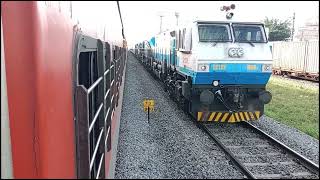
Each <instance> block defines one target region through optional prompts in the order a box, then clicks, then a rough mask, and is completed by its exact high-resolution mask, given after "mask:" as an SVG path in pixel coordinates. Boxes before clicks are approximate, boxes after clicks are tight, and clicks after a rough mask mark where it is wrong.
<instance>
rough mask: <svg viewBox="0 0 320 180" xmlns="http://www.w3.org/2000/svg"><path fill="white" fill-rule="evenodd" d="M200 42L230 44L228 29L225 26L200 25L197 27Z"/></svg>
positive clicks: (227, 26)
mask: <svg viewBox="0 0 320 180" xmlns="http://www.w3.org/2000/svg"><path fill="white" fill-rule="evenodd" d="M198 31H199V41H200V42H215V41H219V42H231V41H232V39H231V33H230V27H229V25H226V24H204V25H202V24H200V25H199V26H198Z"/></svg>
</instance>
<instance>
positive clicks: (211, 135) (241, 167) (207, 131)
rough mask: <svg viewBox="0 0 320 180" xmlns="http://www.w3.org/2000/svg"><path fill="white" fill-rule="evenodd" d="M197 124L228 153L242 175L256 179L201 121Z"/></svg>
mask: <svg viewBox="0 0 320 180" xmlns="http://www.w3.org/2000/svg"><path fill="white" fill-rule="evenodd" d="M198 125H199V126H200V127H201V128H202V129H203V130H204V131H205V132H206V133H207V134H208V135H209V136H210V137H211V139H212V140H214V141H215V143H216V144H217V145H218V146H219V147H220V148H221V149H222V150H223V151H224V152H225V153H226V155H228V157H229V159H230V160H231V161H232V162H233V163H234V164H235V165H236V167H237V168H238V169H240V170H241V171H242V172H243V174H244V175H246V176H247V177H248V178H249V179H257V178H256V177H255V176H254V175H253V174H252V173H251V172H250V171H249V170H248V169H247V168H246V167H245V166H244V165H243V164H242V163H241V162H240V160H239V159H238V158H236V157H235V156H234V155H233V153H232V152H231V151H230V150H229V149H228V148H227V147H226V146H225V145H223V143H222V142H221V141H220V140H219V139H218V138H217V137H216V136H215V135H213V134H212V133H211V132H210V131H209V129H208V128H207V127H206V126H205V125H204V124H201V123H198Z"/></svg>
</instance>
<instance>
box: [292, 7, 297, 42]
mask: <svg viewBox="0 0 320 180" xmlns="http://www.w3.org/2000/svg"><path fill="white" fill-rule="evenodd" d="M295 18H296V13H295V12H293V18H292V32H291V41H293V34H294V20H295Z"/></svg>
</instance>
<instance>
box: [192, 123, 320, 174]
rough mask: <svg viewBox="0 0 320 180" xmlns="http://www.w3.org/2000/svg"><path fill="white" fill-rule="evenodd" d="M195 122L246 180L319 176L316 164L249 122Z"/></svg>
mask: <svg viewBox="0 0 320 180" xmlns="http://www.w3.org/2000/svg"><path fill="white" fill-rule="evenodd" d="M198 125H199V127H200V128H201V129H202V130H204V131H205V132H206V133H207V134H208V135H209V136H210V138H211V139H212V140H214V141H215V143H216V144H217V145H218V146H219V147H220V148H221V149H222V150H223V151H224V152H225V153H226V155H227V156H228V157H229V159H230V160H231V161H232V162H233V163H234V164H235V166H236V167H237V168H238V169H239V170H240V171H241V172H242V173H243V174H244V175H245V176H246V177H247V178H248V179H270V178H271V179H272V178H277V179H278V178H290V179H291V178H311V179H319V165H317V164H315V163H314V162H312V161H310V160H309V159H307V158H306V157H304V156H302V155H300V154H299V153H297V152H296V151H294V150H293V149H291V148H289V147H288V146H286V145H285V144H283V143H281V142H280V141H278V140H276V139H275V138H273V137H271V136H270V135H268V134H267V133H265V132H263V131H262V130H260V129H259V128H257V127H255V126H254V125H252V124H251V123H248V122H242V123H238V124H233V125H231V124H227V125H226V126H228V127H229V128H228V127H227V128H223V127H219V128H213V127H212V126H213V125H212V124H211V125H210V124H202V123H198ZM224 125H225V124H223V126H224Z"/></svg>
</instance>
